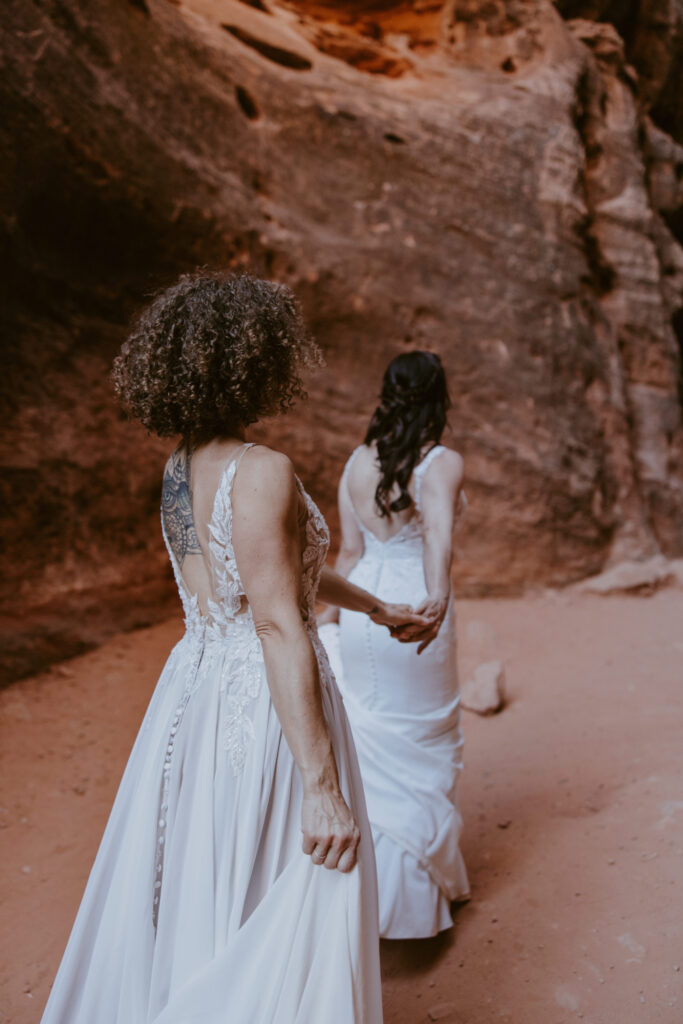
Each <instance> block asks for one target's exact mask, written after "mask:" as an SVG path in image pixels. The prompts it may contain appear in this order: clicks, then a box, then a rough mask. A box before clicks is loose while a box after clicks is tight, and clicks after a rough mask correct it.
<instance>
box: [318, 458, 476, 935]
mask: <svg viewBox="0 0 683 1024" xmlns="http://www.w3.org/2000/svg"><path fill="white" fill-rule="evenodd" d="M358 450H359V449H356V451H358ZM443 451H445V449H444V448H443V447H442V446H440V445H439V446H436V447H435V448H432V450H431V451H430V452H429V453H428V454H427V455H426V456H425V457H424V458H423V460H422V461H421V462H420V463H419V464H418V465H417V466H416V467H415V470H414V471H413V481H414V492H415V496H414V500H415V513H414V515H413V517H412V518H411V519H410V520H409V521H408V522H407V523H406V524H405V526H404V527H403V529H401V530H400V531H399V533H397V534H395V535H394V536H393V537H391V538H390V539H389V540H387V541H385V542H382V541H380V540H379V539H378V538H377V537H376V536H375V534H374V533H373V532H372V531H371V530H369V529H368V528H367V527H366V526H365V524H364V523H363V522H362V521H361V519H360V517H359V516H358V514H357V513H356V512H355V509H354V517H355V519H356V522H357V523H358V527H359V529H360V531H361V533H362V535H363V543H364V551H363V555H362V557H361V558H360V560H359V561H358V562H357V563H356V565H355V566H354V568H353V570H352V572H351V573H350V575H349V580H350V581H351V582H352V583H356V584H357V585H358V586H360V587H363V588H365V589H367V590H369V591H370V592H371V593H372V594H376V595H377V597H380V598H382V599H383V600H385V601H397V602H405V603H407V604H411V605H413V606H417V605H419V604H420V602H421V601H423V600H424V599H425V597H426V596H427V591H426V587H425V580H424V569H423V561H422V554H423V539H422V519H421V507H420V487H421V483H422V478H423V476H424V474H425V472H426V471H427V469H428V468H429V466H430V465H431V464H432V462H433V461H434V460H435V459H437V458H438V457H439V455H440V453H441V452H443ZM355 454H356V452H354V453H353V454H352V455H351V458H350V459H349V461H348V462H347V464H346V467H345V469H344V476H343V478H342V480H343V481H348V473H349V469H350V467H351V464H352V462H353V458H354V456H355ZM343 485H344V484H343ZM461 503H462V504H464V495H463V497H462V498H461ZM321 634H322V635H323V636H324V637H325V643H326V644H327V645H328V652H329V653H330V657H331V660H332V662H333V667H334V669H335V673H336V674H337V679H338V683H339V688H340V690H341V692H342V696H343V698H344V705H345V707H346V712H347V714H348V716H349V721H350V722H351V729H352V732H353V737H354V740H355V744H356V750H357V752H358V760H359V763H360V768H361V775H362V777H363V786H364V788H365V798H366V801H367V807H368V815H369V818H370V823H371V826H372V834H373V838H374V842H375V856H376V859H377V875H378V880H379V910H380V934H381V935H382V936H383V937H385V938H392V939H399V938H424V937H427V936H430V935H435V934H436V933H437V932H439V931H441V930H443V929H444V928H449V927H450V926H451V925H452V923H453V919H452V917H451V912H450V903H451V901H452V900H456V899H462V898H465V897H466V896H467V893H468V882H467V873H466V871H465V865H464V862H463V859H462V855H461V853H460V848H459V844H458V843H459V836H460V831H461V828H462V819H461V817H460V812H459V810H458V800H457V786H458V777H459V775H460V772H461V770H462V760H461V757H462V745H463V741H462V734H461V731H460V696H459V692H458V676H457V664H456V649H455V619H454V615H453V608H452V606H451V607H449V610H448V612H447V615H446V618H445V620H444V622H443V624H442V626H441V629H440V630H439V633H438V635H437V637H436V639H435V640H434V641H432V643H431V644H430V646H429V647H427V648H426V650H425V651H423V653H422V654H419V655H418V653H417V645H416V644H401V643H399V642H398V641H397V640H393V639H392V638H391V636H390V635H389V633H388V631H387V630H386V629H381V628H380V627H378V626H375V625H374V624H373V623H372V622H371V621H370V619H369V618H367V616H363V615H359V614H358V613H355V612H348V611H344V610H343V611H342V612H341V615H340V622H339V633H338V644H339V646H338V648H337V652H336V653H335V650H334V644H335V639H334V634H333V632H332V630H330V628H329V627H328V626H325V627H322V628H321ZM339 657H340V659H341V661H340V662H339V661H338V658H339ZM335 662H337V664H335ZM337 665H339V667H337Z"/></svg>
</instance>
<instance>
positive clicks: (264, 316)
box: [43, 274, 427, 1024]
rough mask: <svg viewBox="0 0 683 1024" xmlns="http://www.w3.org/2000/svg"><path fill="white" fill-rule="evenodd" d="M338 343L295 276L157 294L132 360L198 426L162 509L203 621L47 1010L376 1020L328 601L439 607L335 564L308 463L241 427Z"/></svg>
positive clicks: (210, 1018)
mask: <svg viewBox="0 0 683 1024" xmlns="http://www.w3.org/2000/svg"><path fill="white" fill-rule="evenodd" d="M319 361H320V355H319V352H318V349H317V348H316V346H315V344H314V343H313V341H312V340H311V339H310V338H309V337H308V336H307V334H306V331H305V329H304V326H303V324H302V322H301V318H300V315H299V311H298V308H297V305H296V303H295V301H294V298H293V296H292V295H291V293H290V292H289V291H288V290H287V289H286V288H283V287H281V286H278V285H276V284H273V283H271V282H268V281H258V280H255V279H253V278H250V277H247V276H242V277H228V278H226V277H219V276H212V275H206V274H204V275H199V276H188V277H184V278H182V279H181V280H180V281H179V283H178V284H176V285H175V286H174V287H172V288H169V289H168V290H167V291H165V292H163V293H162V294H161V295H159V296H158V297H157V298H156V299H155V300H154V301H153V302H152V304H151V305H150V306H149V308H148V309H147V310H145V312H144V313H143V314H142V316H141V317H140V319H139V321H138V322H137V324H136V325H135V328H134V329H133V332H132V334H131V335H130V337H129V339H128V341H127V342H126V344H125V345H124V346H123V350H122V352H121V354H120V356H119V357H118V358H117V360H116V362H115V365H114V382H115V386H116V389H117V391H118V393H119V395H120V396H121V398H122V399H123V401H124V403H125V405H126V406H127V407H128V409H129V410H130V411H131V412H132V413H133V414H134V415H135V416H137V417H138V418H139V419H140V420H141V421H142V423H143V424H144V425H145V426H146V427H147V428H148V430H150V431H152V432H154V433H156V434H158V435H160V436H162V437H180V444H179V446H178V448H177V449H176V450H175V452H174V453H173V454H172V455H171V456H170V458H169V460H168V462H167V464H166V470H165V473H164V478H163V485H162V501H161V520H162V528H163V535H164V540H165V541H166V546H167V548H168V553H169V556H170V560H171V564H172V566H173V570H174V573H175V578H176V582H177V584H178V590H179V592H180V597H181V600H182V604H183V608H184V611H185V624H186V633H185V635H184V637H183V638H182V639H181V640H180V642H179V644H178V645H177V646H176V647H175V648H174V650H173V651H172V652H171V655H170V657H169V659H168V661H167V663H166V666H165V668H164V670H163V672H162V674H161V678H160V679H159V682H158V685H157V687H156V689H155V691H154V695H153V697H152V700H151V703H150V705H149V708H148V710H147V714H146V715H145V719H144V721H143V724H142V728H141V730H140V733H139V734H138V738H137V740H136V742H135V746H134V748H133V752H132V754H131V757H130V760H129V762H128V766H127V768H126V771H125V774H124V776H123V780H122V782H121V786H120V788H119V792H118V795H117V797H116V801H115V804H114V808H113V810H112V813H111V817H110V819H109V823H108V825H107V828H106V831H105V834H104V838H103V840H102V844H101V846H100V850H99V852H98V855H97V859H96V861H95V864H94V867H93V870H92V873H91V875H90V880H89V882H88V886H87V889H86V892H85V896H84V897H83V901H82V903H81V907H80V910H79V912H78V917H77V919H76V923H75V925H74V928H73V931H72V933H71V938H70V940H69V944H68V947H67V950H66V953H65V955H64V959H63V961H62V965H61V968H60V970H59V972H58V974H57V979H56V981H55V984H54V987H53V990H52V993H51V996H50V999H49V1002H48V1005H47V1008H46V1010H45V1015H44V1017H43V1024H190V1022H193V1024H227V1022H228V1021H230V1022H231V1024H310V1022H311V1021H314V1020H316V1021H317V1020H320V1021H330V1022H331V1021H343V1022H344V1024H347V1022H348V1024H380V1022H381V1019H382V1009H381V993H380V977H379V955H378V953H379V951H378V945H379V943H378V934H377V892H376V875H375V864H374V857H373V844H372V842H371V841H370V831H369V826H368V823H367V817H366V811H365V803H364V800H363V791H362V785H361V779H360V774H359V771H358V764H357V761H356V756H355V753H354V749H353V743H352V740H351V734H350V731H349V727H348V722H347V719H346V715H345V712H344V708H343V704H342V702H341V698H340V696H339V693H338V690H337V686H336V683H335V680H334V676H333V675H332V673H331V671H330V667H329V663H328V660H327V657H326V656H325V652H324V649H323V647H322V645H321V643H320V640H319V639H318V634H317V630H316V623H315V614H314V603H315V599H316V594H319V596H320V598H321V599H322V600H324V601H326V602H330V603H332V604H335V605H342V606H344V607H346V608H349V609H353V610H355V612H356V613H357V614H359V615H361V616H363V615H369V616H371V617H372V619H373V621H374V622H376V623H381V624H383V626H389V627H390V628H394V629H395V628H396V627H397V626H399V625H401V624H405V623H410V622H412V623H417V624H418V625H422V626H424V625H425V623H426V621H427V620H426V619H425V618H424V617H420V616H416V615H414V614H412V613H411V612H410V609H408V608H406V607H397V606H393V605H388V604H386V603H385V602H383V601H381V600H379V599H377V598H375V597H374V596H373V595H371V594H370V593H368V592H367V591H365V590H363V589H362V588H360V587H357V586H355V585H353V584H350V583H348V582H347V581H346V580H345V579H343V578H341V577H339V576H337V575H336V574H335V573H333V572H331V571H330V570H327V569H324V567H323V563H324V561H325V555H326V552H327V546H328V532H327V527H326V525H325V522H324V520H323V518H322V516H321V515H320V513H319V511H318V509H317V508H316V506H315V504H314V503H313V501H312V500H311V499H310V497H309V496H308V494H307V493H306V491H305V490H304V488H303V487H302V485H301V483H300V482H299V480H298V478H297V477H296V475H295V473H294V469H293V467H292V464H291V462H290V461H289V460H288V459H287V458H286V457H285V456H284V455H281V454H280V453H278V452H276V451H273V450H271V449H270V448H267V447H265V446H263V445H255V444H251V443H249V442H248V441H247V440H246V434H245V431H246V428H247V427H248V425H249V424H251V423H253V422H255V421H256V420H258V419H260V418H261V417H263V416H267V415H271V414H273V413H275V412H278V411H280V412H283V411H286V410H287V409H288V408H289V406H290V405H291V404H292V402H293V400H294V399H295V398H296V397H298V396H300V395H301V394H302V382H301V377H300V369H301V367H302V365H303V364H305V363H309V364H315V363H317V362H319ZM302 834H303V853H302V849H301V846H302ZM366 836H367V838H365V837H366ZM359 839H362V840H363V841H361V842H360V845H359ZM324 869H327V870H324Z"/></svg>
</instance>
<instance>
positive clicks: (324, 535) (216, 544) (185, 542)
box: [161, 443, 329, 639]
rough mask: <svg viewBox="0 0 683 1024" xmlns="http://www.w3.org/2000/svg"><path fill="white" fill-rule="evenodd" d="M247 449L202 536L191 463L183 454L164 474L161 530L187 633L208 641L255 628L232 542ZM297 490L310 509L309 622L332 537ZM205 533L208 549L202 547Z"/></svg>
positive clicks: (238, 454)
mask: <svg viewBox="0 0 683 1024" xmlns="http://www.w3.org/2000/svg"><path fill="white" fill-rule="evenodd" d="M252 447H254V445H253V444H252V443H247V444H244V445H242V446H241V447H240V448H238V449H237V450H236V451H235V452H234V453H233V455H232V457H231V458H230V460H229V461H228V462H227V463H226V465H225V466H224V467H223V470H222V472H221V475H220V478H219V482H218V487H217V489H216V493H215V496H214V498H213V502H212V505H211V515H210V518H209V521H208V530H201V531H198V530H197V523H196V521H195V518H194V511H193V507H192V491H191V486H190V484H191V479H190V459H189V458H188V457H187V454H186V452H185V451H184V450H183V449H178V450H177V451H175V452H174V453H173V455H171V457H170V458H169V460H168V462H167V464H166V470H165V473H164V488H163V497H162V508H161V525H162V532H163V535H164V541H165V543H166V547H167V550H168V554H169V557H170V559H171V565H172V566H173V573H174V576H175V580H176V584H177V586H178V591H179V594H180V599H181V601H182V604H183V611H184V613H185V625H186V629H187V632H188V633H189V634H191V635H196V636H199V637H201V638H203V639H225V638H227V636H228V634H229V633H230V631H231V628H232V627H234V626H235V625H236V624H239V625H245V624H246V625H250V626H253V617H252V614H251V608H250V606H249V603H248V601H247V597H246V593H245V589H244V585H243V583H242V580H241V579H240V574H239V570H238V568H237V560H236V558H235V550H234V547H233V542H232V494H233V487H234V482H235V476H236V474H237V470H238V468H239V465H240V463H241V461H242V458H243V457H244V455H245V454H246V452H247V451H248V450H249V449H250V448H252ZM296 484H297V488H298V490H299V494H300V495H301V498H302V500H303V503H304V505H305V508H306V522H305V528H304V538H303V550H302V566H301V571H302V596H303V602H304V605H305V608H306V609H307V618H308V619H309V620H310V621H311V622H314V621H315V616H314V614H313V611H314V606H315V594H316V590H317V586H318V580H319V577H320V572H321V570H322V567H323V564H324V562H325V557H326V554H327V549H328V547H329V532H328V529H327V525H326V523H325V520H324V519H323V517H322V515H321V513H320V511H319V509H318V507H317V505H316V504H315V502H314V501H313V500H312V499H311V497H310V496H309V495H308V493H307V492H306V490H305V489H304V487H303V485H302V484H301V481H300V480H299V478H298V477H297V478H296ZM200 532H201V533H202V534H205V535H206V536H205V538H204V539H205V543H204V545H202V544H201V543H200V539H201V538H200Z"/></svg>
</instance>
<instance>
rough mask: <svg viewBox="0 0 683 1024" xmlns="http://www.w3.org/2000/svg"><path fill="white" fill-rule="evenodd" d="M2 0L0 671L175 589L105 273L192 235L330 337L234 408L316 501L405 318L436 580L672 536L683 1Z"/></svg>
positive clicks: (618, 552) (678, 539)
mask: <svg viewBox="0 0 683 1024" xmlns="http://www.w3.org/2000/svg"><path fill="white" fill-rule="evenodd" d="M615 6H618V7H619V10H620V14H619V17H618V18H615V19H614V20H613V22H611V21H608V20H601V19H609V18H612V17H613V14H612V8H614V7H615ZM3 21H4V24H3V28H2V40H1V48H2V61H3V73H2V83H1V85H0V88H1V89H2V106H3V110H4V112H5V117H4V118H3V121H2V123H1V124H0V143H1V145H2V152H3V158H4V159H3V161H2V168H1V169H0V214H1V218H0V232H1V239H2V252H3V255H4V260H3V264H4V273H3V275H2V288H3V295H2V307H3V318H4V320H5V323H4V326H3V337H4V350H5V358H4V360H3V362H4V368H5V373H4V374H3V375H2V379H1V380H0V392H1V393H2V402H3V414H2V415H3V425H4V430H3V437H2V441H1V442H0V452H1V456H2V464H3V472H2V499H3V500H2V517H3V521H2V535H3V540H4V555H3V565H2V580H3V582H2V588H3V589H2V600H3V609H4V610H3V618H2V623H3V626H2V631H3V637H4V640H5V643H4V645H3V646H4V648H5V652H6V653H5V657H4V665H5V668H6V670H7V672H8V673H15V674H16V673H17V672H22V671H26V670H29V669H31V668H35V667H38V666H39V665H40V664H41V662H43V661H45V660H46V659H49V658H51V657H53V656H56V655H58V654H60V653H67V652H69V651H74V650H77V649H79V648H80V647H82V646H84V645H86V644H88V643H92V642H96V641H97V639H98V638H99V637H100V636H103V635H105V634H106V632H107V631H109V630H111V629H114V628H118V627H120V626H127V625H133V624H135V623H139V622H144V621H151V620H153V619H156V618H158V617H160V616H161V615H164V614H166V613H167V612H168V610H169V608H171V607H173V601H174V598H173V595H172V591H171V585H170V579H169V576H168V573H167V570H166V566H165V555H164V553H163V550H162V548H161V541H160V536H159V529H158V487H159V473H160V464H161V461H162V459H163V451H164V447H165V446H164V445H162V444H160V443H158V442H155V441H152V440H150V439H146V438H145V437H144V435H143V434H142V433H141V431H139V430H138V428H137V427H136V426H134V425H132V424H130V423H127V422H125V421H124V420H123V419H122V417H121V416H120V415H119V413H118V412H117V410H116V408H115V405H114V402H113V400H112V397H111V394H110V389H109V384H108V379H107V374H108V367H109V364H110V361H111V358H112V356H113V354H114V352H115V350H116V348H117V346H118V345H119V343H120V341H121V339H122V337H123V335H124V332H125V325H126V322H127V320H128V318H129V316H130V314H131V312H132V310H133V309H134V308H135V306H136V305H137V304H138V303H139V302H140V301H141V299H143V298H144V296H145V295H146V294H147V293H148V292H149V291H150V290H152V289H153V288H155V287H156V286H158V285H159V284H162V283H165V282H167V281H169V280H170V279H172V278H173V277H174V276H175V275H176V274H177V273H178V272H179V271H180V270H182V269H185V268H189V267H193V266H195V265H197V264H207V265H218V266H224V267H245V266H248V267H250V268H252V269H253V270H254V271H256V272H259V273H263V274H267V275H271V276H273V277H276V278H278V279H280V280H283V281H286V282H287V283H288V284H290V285H291V286H292V287H293V288H294V289H295V290H296V291H297V293H298V294H299V295H300V296H301V298H302V300H303V302H304V306H305V309H306V312H307V314H308V317H309V320H310V322H311V325H312V327H313V329H314V331H315V333H316V334H317V336H318V338H319V340H320V341H321V343H322V344H323V346H324V348H325V350H326V353H327V356H328V368H327V370H326V371H324V372H323V373H322V374H320V375H319V377H317V378H316V379H315V380H313V381H311V385H310V392H311V400H310V402H309V403H308V405H307V406H305V407H304V406H302V407H301V408H300V409H299V410H298V411H297V412H296V413H294V414H293V415H292V416H291V417H290V418H289V420H286V421H283V422H282V423H278V424H277V426H273V425H269V426H267V427H266V428H265V430H264V431H263V432H262V436H265V437H272V438H275V437H277V439H278V442H279V443H282V444H283V445H284V446H285V447H286V448H287V449H288V451H289V452H290V453H291V454H292V456H293V458H294V459H295V461H296V463H297V465H298V466H299V467H300V469H301V472H302V475H303V477H304V479H305V480H306V482H307V483H308V485H309V486H310V488H311V490H312V491H313V493H314V495H315V496H316V497H317V498H318V499H319V501H320V503H321V504H322V506H323V508H324V510H325V511H326V512H327V513H328V514H329V515H330V518H331V520H332V522H333V523H334V521H335V513H334V489H335V484H336V480H337V477H338V474H339V470H340V467H341V464H342V461H343V459H344V458H345V457H346V455H347V454H348V452H349V450H350V449H351V448H352V447H353V446H354V445H355V444H356V443H357V442H358V441H359V439H360V437H361V436H362V432H363V428H364V424H365V421H366V419H367V416H368V414H369V411H370V410H371V408H372V405H373V401H374V398H375V395H376V392H377V388H378V382H379V377H380V374H381V371H382V370H383V368H384V365H385V364H386V362H387V361H388V359H389V358H390V357H391V356H392V355H394V354H395V353H396V352H397V351H400V350H401V349H402V348H403V347H404V346H408V347H410V346H417V345H420V346H427V347H434V348H435V349H437V350H438V351H439V352H440V353H441V354H442V356H443V357H444V360H445V363H446V366H447V368H448V371H449V376H450V379H451V385H452V391H453V395H454V399H455V402H454V410H453V415H452V434H451V436H450V442H451V443H453V444H455V445H457V446H458V447H459V448H460V449H461V450H462V451H463V453H464V455H465V458H466V462H467V471H468V484H467V488H468V493H469V496H470V501H471V507H470V512H469V514H468V517H467V521H466V523H465V524H464V526H463V528H462V530H461V532H460V534H459V542H460V550H459V554H458V560H457V564H456V580H457V585H458V588H459V590H460V592H461V593H462V592H470V593H472V592H484V591H485V592H501V591H505V590H511V589H515V588H520V587H522V586H524V585H527V584H534V583H544V584H546V583H550V584H560V583H563V582H565V581H568V580H571V579H575V578H577V577H580V576H583V575H587V574H589V573H592V572H596V571H598V570H599V569H600V568H601V567H602V566H603V565H604V564H605V563H606V562H607V561H608V560H610V559H614V558H619V557H623V556H625V555H633V556H636V557H638V556H640V555H645V554H649V553H652V552H654V551H657V550H661V551H663V552H664V553H667V554H679V555H680V554H681V553H683V459H682V454H683V453H682V442H683V432H682V430H681V420H680V417H681V391H682V388H681V380H682V377H681V351H680V343H681V337H683V313H682V312H681V307H682V306H683V250H682V249H681V247H680V245H679V241H680V239H681V238H682V237H683V215H682V213H681V211H682V209H683V146H682V145H681V143H682V142H683V100H682V97H683V87H682V86H683V83H682V81H681V79H682V75H683V3H682V2H681V0H640V2H636V0H629V2H627V3H625V4H622V5H614V4H611V3H608V2H607V0H604V2H600V0H585V2H582V0H559V2H558V3H557V4H556V5H553V4H552V3H551V2H550V0H492V2H488V3H483V2H482V0H449V2H446V3H444V2H436V0H421V2H414V3H391V2H377V3H362V2H357V3H355V2H354V3H347V4H344V5H338V4H332V3H323V2H318V3H294V2H288V3H285V2H281V3H274V2H271V0H248V2H247V0H244V2H240V0H183V2H182V3H170V2H168V0H135V2H132V0H130V2H125V3H124V2H123V0H120V2H116V3H115V2H113V0H106V2H103V0H99V2H97V3H96V2H95V0H80V2H78V3H77V2H76V0H43V2H38V0H8V2H7V3H6V4H5V17H4V19H3ZM677 334H678V336H677Z"/></svg>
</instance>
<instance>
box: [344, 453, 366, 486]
mask: <svg viewBox="0 0 683 1024" xmlns="http://www.w3.org/2000/svg"><path fill="white" fill-rule="evenodd" d="M363 447H364V445H362V444H359V445H358V447H357V448H354V449H353V451H352V452H351V454H350V455H349V457H348V459H347V460H346V465H345V466H344V469H343V472H342V475H341V478H342V480H344V481H345V482H347V486H348V478H349V471H350V469H351V465H352V463H353V460H354V459H355V457H356V455H358V452H359V451H360V450H361V448H363Z"/></svg>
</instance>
